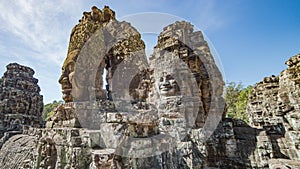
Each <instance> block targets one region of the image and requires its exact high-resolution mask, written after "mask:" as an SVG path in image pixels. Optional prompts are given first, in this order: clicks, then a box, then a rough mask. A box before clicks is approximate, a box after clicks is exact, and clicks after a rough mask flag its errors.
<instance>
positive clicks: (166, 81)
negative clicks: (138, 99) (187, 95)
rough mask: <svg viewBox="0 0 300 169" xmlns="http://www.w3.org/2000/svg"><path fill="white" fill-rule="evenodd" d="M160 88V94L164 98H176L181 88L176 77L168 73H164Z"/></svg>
mask: <svg viewBox="0 0 300 169" xmlns="http://www.w3.org/2000/svg"><path fill="white" fill-rule="evenodd" d="M158 87H159V93H160V94H161V95H162V96H174V95H176V94H178V92H179V86H178V84H177V82H176V81H175V79H174V77H172V76H171V75H169V74H167V73H166V72H164V73H163V76H162V77H161V78H160V79H159V82H158Z"/></svg>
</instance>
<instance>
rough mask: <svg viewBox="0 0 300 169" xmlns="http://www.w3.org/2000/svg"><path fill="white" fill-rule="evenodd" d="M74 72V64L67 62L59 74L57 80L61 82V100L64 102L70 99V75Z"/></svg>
mask: <svg viewBox="0 0 300 169" xmlns="http://www.w3.org/2000/svg"><path fill="white" fill-rule="evenodd" d="M73 74H74V65H73V64H71V63H69V64H67V66H65V67H63V68H62V75H61V76H60V78H59V80H58V82H59V83H60V84H61V88H62V93H63V96H62V98H63V100H64V101H65V102H70V101H72V96H71V91H72V83H71V81H72V77H73Z"/></svg>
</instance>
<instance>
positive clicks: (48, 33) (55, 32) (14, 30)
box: [0, 0, 82, 64]
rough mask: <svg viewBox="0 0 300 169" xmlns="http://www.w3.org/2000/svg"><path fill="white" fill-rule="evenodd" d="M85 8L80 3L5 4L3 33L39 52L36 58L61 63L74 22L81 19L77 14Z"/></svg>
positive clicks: (24, 0)
mask: <svg viewBox="0 0 300 169" xmlns="http://www.w3.org/2000/svg"><path fill="white" fill-rule="evenodd" d="M81 8H82V5H81V3H80V1H77V3H76V2H74V1H67V0H62V1H61V0H53V1H36V0H12V1H1V2H0V11H1V13H0V22H1V25H0V28H1V32H2V33H5V34H8V35H10V36H15V37H16V38H18V41H19V42H21V45H24V47H25V48H27V49H29V50H31V51H33V52H35V53H36V55H35V56H32V57H35V58H40V59H41V61H43V60H44V61H46V62H49V61H50V62H54V63H56V64H60V63H61V60H63V58H64V57H65V54H66V48H67V42H68V39H69V37H68V36H69V34H68V33H69V32H70V29H71V27H72V26H73V25H74V23H72V22H74V20H75V18H78V13H75V12H78V11H80V10H81ZM2 44H3V43H2Z"/></svg>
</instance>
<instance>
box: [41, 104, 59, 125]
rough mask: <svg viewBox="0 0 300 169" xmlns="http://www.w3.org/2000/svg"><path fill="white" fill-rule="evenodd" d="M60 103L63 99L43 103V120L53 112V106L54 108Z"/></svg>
mask: <svg viewBox="0 0 300 169" xmlns="http://www.w3.org/2000/svg"><path fill="white" fill-rule="evenodd" d="M62 103H63V101H61V100H60V101H56V100H54V101H53V102H52V103H48V104H46V105H44V110H43V114H42V118H43V119H44V120H45V121H47V120H48V118H49V117H50V116H51V115H53V114H54V110H55V108H56V107H57V106H58V105H60V104H62Z"/></svg>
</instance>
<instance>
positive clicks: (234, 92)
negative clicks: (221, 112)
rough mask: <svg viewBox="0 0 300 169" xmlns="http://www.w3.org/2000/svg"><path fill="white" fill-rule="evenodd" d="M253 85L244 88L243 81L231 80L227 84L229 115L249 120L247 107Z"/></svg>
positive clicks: (226, 98)
mask: <svg viewBox="0 0 300 169" xmlns="http://www.w3.org/2000/svg"><path fill="white" fill-rule="evenodd" d="M252 88H253V87H252V86H248V87H246V88H244V87H243V86H242V84H241V83H238V84H237V83H234V82H230V83H228V84H227V85H226V92H225V100H226V108H227V116H228V117H231V118H236V119H241V120H244V121H246V122H248V121H249V120H248V118H247V115H246V107H247V102H248V97H249V94H250V92H251V91H252Z"/></svg>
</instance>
